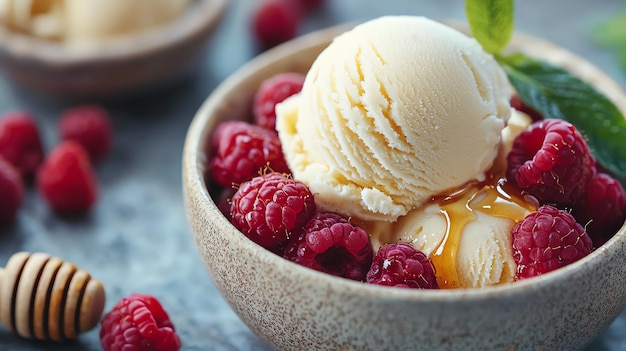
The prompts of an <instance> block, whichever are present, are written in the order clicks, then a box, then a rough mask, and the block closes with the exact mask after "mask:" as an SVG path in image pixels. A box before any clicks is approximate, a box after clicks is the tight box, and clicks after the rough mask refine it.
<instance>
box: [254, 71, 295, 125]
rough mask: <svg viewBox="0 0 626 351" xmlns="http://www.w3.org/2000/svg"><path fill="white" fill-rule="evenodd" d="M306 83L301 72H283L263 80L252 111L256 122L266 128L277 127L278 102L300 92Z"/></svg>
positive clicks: (255, 96)
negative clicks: (276, 108)
mask: <svg viewBox="0 0 626 351" xmlns="http://www.w3.org/2000/svg"><path fill="white" fill-rule="evenodd" d="M303 84H304V75H303V74H300V73H291V72H290V73H282V74H278V75H275V76H273V77H271V78H268V79H266V80H265V81H263V83H262V84H261V86H260V87H259V89H258V90H257V92H256V94H255V95H254V103H253V107H252V112H253V114H254V122H255V123H256V124H257V125H260V126H261V127H264V128H266V129H271V130H274V129H275V128H276V110H275V107H276V104H278V103H279V102H282V101H284V100H285V99H286V98H288V97H290V96H291V95H293V94H296V93H299V92H300V91H301V90H302V85H303Z"/></svg>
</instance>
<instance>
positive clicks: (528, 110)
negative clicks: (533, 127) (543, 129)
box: [510, 95, 544, 122]
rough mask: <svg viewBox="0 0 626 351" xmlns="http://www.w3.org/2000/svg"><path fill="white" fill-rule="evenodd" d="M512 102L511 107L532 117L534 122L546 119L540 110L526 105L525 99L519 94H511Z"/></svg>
mask: <svg viewBox="0 0 626 351" xmlns="http://www.w3.org/2000/svg"><path fill="white" fill-rule="evenodd" d="M510 103H511V107H513V108H514V109H516V110H518V111H521V112H524V113H525V114H527V115H528V117H530V118H531V120H532V121H533V122H537V121H541V120H542V119H544V118H543V115H542V114H541V113H540V112H539V111H537V110H535V109H534V108H532V107H530V106H528V105H526V104H525V103H524V101H522V99H520V97H519V96H518V95H513V96H511V101H510Z"/></svg>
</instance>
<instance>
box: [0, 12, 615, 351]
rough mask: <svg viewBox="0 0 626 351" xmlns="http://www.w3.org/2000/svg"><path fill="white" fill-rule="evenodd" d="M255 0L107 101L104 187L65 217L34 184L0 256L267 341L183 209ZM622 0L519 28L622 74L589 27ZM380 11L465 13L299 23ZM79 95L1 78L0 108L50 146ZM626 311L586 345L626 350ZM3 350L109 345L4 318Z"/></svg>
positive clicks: (209, 344) (184, 326)
mask: <svg viewBox="0 0 626 351" xmlns="http://www.w3.org/2000/svg"><path fill="white" fill-rule="evenodd" d="M255 3H256V2H255V1H253V0H233V1H231V6H230V9H229V11H228V12H227V14H226V17H225V18H224V20H223V22H222V23H221V25H220V26H219V28H218V31H217V33H216V36H215V37H214V38H213V40H212V41H211V42H210V43H209V44H208V45H207V51H206V56H205V57H204V58H203V60H202V62H201V64H200V65H199V67H198V68H197V70H196V71H194V74H193V75H192V76H190V77H187V78H186V79H184V80H183V81H180V82H178V83H176V84H175V85H172V86H170V87H169V88H167V89H166V90H162V91H160V92H157V93H153V94H151V95H149V96H144V97H141V98H133V99H127V100H124V101H121V100H116V101H103V103H104V105H105V106H106V108H108V109H109V110H110V111H111V113H112V115H113V118H114V125H115V130H116V138H115V146H114V149H113V152H112V154H111V155H110V156H109V158H108V159H107V160H105V161H104V162H103V163H102V164H101V165H99V166H98V167H97V175H98V178H99V180H100V185H101V193H100V199H99V201H98V204H97V206H96V207H95V209H94V210H93V211H92V212H91V213H90V214H89V215H88V216H87V217H85V218H81V219H73V220H67V219H60V218H58V217H56V216H55V215H53V214H52V213H51V212H50V211H49V210H48V208H47V207H46V206H45V204H44V203H43V201H42V200H41V198H40V197H39V195H38V194H37V192H36V191H35V190H34V189H33V187H30V188H29V189H28V190H27V193H26V199H25V202H24V205H23V207H22V209H21V211H20V215H19V219H18V221H17V223H16V224H15V225H14V226H13V227H11V228H2V229H0V265H4V263H5V262H6V261H7V260H8V258H9V256H10V255H12V254H13V253H14V252H17V251H20V250H28V251H44V252H48V253H50V254H53V255H56V256H59V257H61V258H63V259H65V260H68V261H71V262H74V263H75V264H77V265H78V266H79V267H81V268H84V269H86V270H88V271H90V272H91V273H92V275H93V276H94V277H96V278H98V279H100V280H102V281H103V282H104V284H105V286H106V289H107V294H108V300H107V305H106V310H109V309H110V308H111V307H112V306H113V305H114V304H115V303H116V302H117V301H118V300H119V299H120V298H122V297H124V296H127V295H129V294H130V293H132V292H142V293H149V294H153V295H155V296H157V297H158V298H159V299H160V300H161V302H162V303H163V305H164V307H165V308H166V309H167V311H168V312H169V314H170V316H171V318H172V320H173V322H174V324H175V325H176V327H177V329H178V331H179V334H180V336H181V339H182V342H183V344H184V346H183V349H184V350H220V351H222V350H223V351H226V350H229V351H230V350H268V349H269V348H268V347H267V346H265V345H264V344H263V343H262V342H261V341H260V340H259V339H258V338H257V337H256V336H255V335H254V334H252V332H250V330H249V329H248V328H247V327H246V326H245V325H244V324H243V323H242V322H241V321H240V320H239V319H238V318H237V316H236V315H235V314H234V312H233V311H232V310H231V309H230V307H229V306H228V305H227V304H226V302H225V301H224V300H223V299H222V297H221V296H220V295H219V293H218V292H217V291H216V289H215V287H214V286H213V284H212V283H211V281H210V279H209V278H208V275H207V274H206V272H205V271H204V269H203V267H202V265H201V263H200V260H199V257H198V255H197V253H196V250H195V247H194V245H193V243H192V240H191V236H190V234H189V229H188V226H187V222H186V218H185V213H184V209H183V202H182V194H181V184H180V183H181V179H180V161H181V157H180V156H181V153H182V147H183V140H184V137H185V133H186V129H187V127H188V125H189V122H190V121H191V119H192V117H193V115H194V113H195V112H196V110H197V109H198V107H199V106H200V104H201V103H202V101H203V100H204V99H205V98H206V97H207V96H208V95H209V94H210V92H211V90H212V89H213V88H214V87H215V86H216V85H217V84H219V82H220V81H222V80H223V79H225V78H226V77H227V76H228V75H229V74H231V73H232V72H233V71H235V70H236V69H237V68H238V67H240V66H241V65H242V64H244V63H245V62H246V61H248V60H249V59H250V58H252V57H253V56H254V55H255V54H256V53H257V51H256V49H255V47H254V42H253V40H252V38H251V37H250V35H249V16H250V13H251V11H252V9H253V7H254V4H255ZM621 3H622V2H621V1H619V0H593V1H592V0H580V1H568V0H558V1H557V0H554V1H543V0H524V1H518V4H517V12H516V21H517V29H518V30H521V31H525V32H527V33H530V34H534V35H539V36H543V37H545V38H547V39H549V40H551V41H554V42H556V43H559V44H560V45H562V46H563V47H565V48H568V49H570V50H571V51H573V52H575V53H578V54H580V55H582V56H584V57H586V58H588V59H589V60H590V61H591V62H593V63H595V64H596V65H598V66H599V67H601V68H602V69H604V70H605V71H606V72H608V73H609V74H610V75H612V76H613V77H615V79H616V80H617V81H618V83H620V84H621V85H622V86H626V80H625V77H626V76H625V75H624V74H623V73H622V72H621V71H620V70H619V69H618V65H617V63H616V62H615V61H614V59H613V57H612V56H611V55H610V54H609V53H607V52H606V51H603V50H601V49H598V48H596V47H594V45H593V43H592V42H591V41H590V40H589V31H590V29H591V28H592V27H593V26H594V25H595V24H597V23H598V22H599V21H601V20H603V19H605V18H606V17H607V16H609V15H610V14H612V13H615V12H616V11H618V10H620V9H621V6H622V4H621ZM383 14H408V15H425V16H429V17H433V18H435V19H444V18H456V19H464V7H463V1H461V0H440V1H432V0H431V1H429V0H388V1H374V0H328V5H327V6H326V7H325V8H324V9H323V10H322V11H319V12H316V13H313V14H310V16H309V17H308V18H307V20H306V22H305V23H304V29H303V32H308V31H311V30H314V29H316V28H321V27H324V26H327V25H332V24H335V23H342V22H346V21H354V20H365V19H369V18H373V17H377V16H379V15H383ZM78 102H80V101H68V100H63V99H59V98H55V97H52V96H49V95H44V94H40V93H36V92H32V91H30V90H28V89H25V88H23V87H18V86H15V85H13V84H11V83H10V82H7V81H6V80H4V79H1V78H0V113H3V112H6V111H9V110H14V109H25V110H29V111H32V112H33V113H34V114H35V116H36V117H37V120H38V122H39V123H40V126H41V128H42V131H43V134H44V142H45V145H46V149H50V148H51V147H52V146H53V145H54V144H55V143H56V142H57V134H56V122H57V120H58V116H59V114H60V112H61V111H63V110H64V109H65V108H67V107H69V106H72V105H75V104H76V103H78ZM624 330H626V312H623V313H622V314H621V315H620V317H619V318H618V319H617V320H616V321H615V322H614V323H613V324H612V325H611V326H610V327H609V329H608V330H607V331H605V332H604V333H603V334H602V335H601V336H600V337H599V338H598V339H597V340H596V341H594V342H593V344H592V345H590V346H589V348H588V349H587V350H586V351H624V350H626V334H624V333H623V331H624ZM2 350H22V351H34V350H59V351H60V350H65V351H78V350H101V347H100V344H99V339H98V331H97V330H94V331H91V332H89V333H86V334H83V335H82V336H81V337H80V338H79V339H78V340H77V341H75V342H68V343H62V344H50V343H42V342H34V341H29V340H23V339H21V338H18V337H16V336H14V335H12V334H10V333H9V332H8V331H6V330H5V329H3V328H0V351H2Z"/></svg>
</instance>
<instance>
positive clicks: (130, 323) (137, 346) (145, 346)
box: [100, 293, 181, 351]
mask: <svg viewBox="0 0 626 351" xmlns="http://www.w3.org/2000/svg"><path fill="white" fill-rule="evenodd" d="M100 344H101V345H102V348H103V349H104V351H126V350H128V351H131V350H132V351H178V350H180V347H181V342H180V338H179V337H178V335H177V334H176V330H175V328H174V325H173V324H172V322H171V321H170V318H169V316H168V314H167V312H166V311H165V310H164V309H163V306H162V305H161V303H160V302H159V301H158V300H157V299H156V298H155V297H154V296H151V295H146V294H137V293H134V294H131V295H130V296H128V297H126V298H122V299H121V300H120V301H119V302H118V303H117V304H116V305H115V306H114V307H113V309H112V310H111V311H110V312H108V313H107V314H105V316H104V317H103V319H102V325H101V328H100Z"/></svg>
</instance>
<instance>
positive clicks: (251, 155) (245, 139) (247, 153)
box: [210, 121, 291, 188]
mask: <svg viewBox="0 0 626 351" xmlns="http://www.w3.org/2000/svg"><path fill="white" fill-rule="evenodd" d="M213 147H214V149H215V150H216V153H215V156H213V159H212V160H211V164H210V172H211V177H212V178H213V180H215V182H216V183H218V184H219V185H221V186H223V187H225V188H230V187H232V186H233V184H235V185H238V184H240V183H241V182H244V181H247V180H250V179H252V178H253V177H255V176H257V175H259V171H261V170H263V168H264V167H268V166H269V168H270V169H272V170H273V171H276V172H281V173H291V172H290V171H289V167H287V163H286V162H285V157H284V156H283V150H282V147H281V145H280V139H278V133H276V131H271V130H267V129H265V128H262V127H259V126H256V125H253V124H250V123H246V122H241V121H229V122H224V123H222V124H220V125H219V126H218V127H217V129H216V130H215V134H214V135H213Z"/></svg>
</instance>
